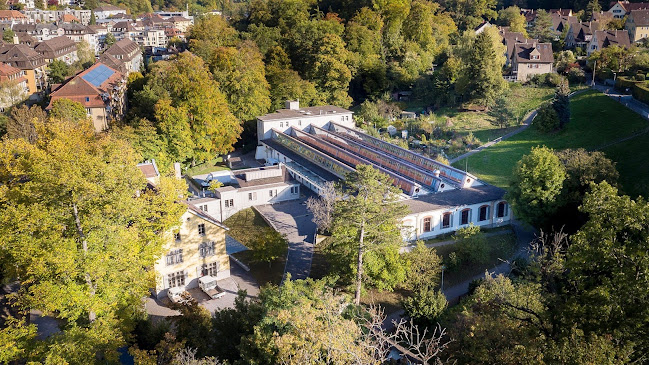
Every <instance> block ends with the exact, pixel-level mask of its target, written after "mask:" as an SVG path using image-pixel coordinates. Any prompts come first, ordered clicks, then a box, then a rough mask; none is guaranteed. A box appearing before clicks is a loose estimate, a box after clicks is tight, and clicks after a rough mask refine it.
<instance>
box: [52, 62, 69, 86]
mask: <svg viewBox="0 0 649 365" xmlns="http://www.w3.org/2000/svg"><path fill="white" fill-rule="evenodd" d="M47 67H48V72H47V76H48V77H49V79H50V82H51V83H54V84H60V83H62V82H63V80H65V79H66V78H67V77H68V76H70V66H68V64H67V63H65V62H63V61H61V60H54V61H52V62H51V63H50V64H49V65H48V66H47Z"/></svg>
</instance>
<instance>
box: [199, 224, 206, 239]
mask: <svg viewBox="0 0 649 365" xmlns="http://www.w3.org/2000/svg"><path fill="white" fill-rule="evenodd" d="M198 234H199V235H201V236H205V224H203V223H201V224H199V225H198Z"/></svg>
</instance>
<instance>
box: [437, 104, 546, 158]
mask: <svg viewBox="0 0 649 365" xmlns="http://www.w3.org/2000/svg"><path fill="white" fill-rule="evenodd" d="M534 118H536V110H532V111H531V112H529V113H528V114H527V115H526V116H525V119H523V124H522V125H521V126H520V127H519V128H518V129H515V130H513V131H511V132H509V133H507V134H505V135H504V136H501V137H498V138H496V139H494V140H493V141H490V142H487V143H485V144H483V145H481V146H480V147H478V148H474V149H472V150H471V151H469V152H467V153H465V154H463V155H459V156H457V157H455V158H452V159H450V160H448V161H449V163H451V164H452V163H455V162H457V161H460V160H463V159H465V158H467V157H469V156H471V155H475V154H476V153H478V152H480V151H482V150H484V149H485V148H487V147H491V146H493V145H495V144H496V143H499V142H501V141H504V140H506V139H508V138H511V137H512V136H515V135H517V134H519V133H521V132H522V131H524V130H526V129H527V128H528V127H529V126H530V125H532V121H533V120H534Z"/></svg>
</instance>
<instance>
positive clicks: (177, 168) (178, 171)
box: [174, 162, 182, 179]
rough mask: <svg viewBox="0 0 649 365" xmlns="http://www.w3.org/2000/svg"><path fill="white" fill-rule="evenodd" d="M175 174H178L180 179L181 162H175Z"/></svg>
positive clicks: (177, 177) (177, 176)
mask: <svg viewBox="0 0 649 365" xmlns="http://www.w3.org/2000/svg"><path fill="white" fill-rule="evenodd" d="M174 175H175V176H176V179H180V178H181V177H182V173H181V170H180V162H174Z"/></svg>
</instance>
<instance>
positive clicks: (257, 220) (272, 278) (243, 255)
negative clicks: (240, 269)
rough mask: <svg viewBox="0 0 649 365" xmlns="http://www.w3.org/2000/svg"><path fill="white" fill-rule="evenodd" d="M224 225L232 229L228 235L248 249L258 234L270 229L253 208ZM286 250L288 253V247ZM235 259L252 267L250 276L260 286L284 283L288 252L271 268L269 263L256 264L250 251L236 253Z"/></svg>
mask: <svg viewBox="0 0 649 365" xmlns="http://www.w3.org/2000/svg"><path fill="white" fill-rule="evenodd" d="M223 223H224V224H225V225H226V226H227V227H228V228H230V231H228V234H229V235H230V236H232V238H234V239H236V240H237V241H239V242H241V243H243V244H244V245H245V246H247V247H250V246H249V243H250V242H251V241H252V240H253V239H254V238H255V237H256V236H257V235H258V234H260V233H261V232H262V231H263V230H265V229H267V228H269V225H268V224H267V223H266V221H265V220H264V218H262V216H261V215H260V214H259V213H257V211H256V210H253V209H252V208H247V209H244V210H242V211H240V212H237V213H236V214H235V215H233V216H232V217H230V218H228V219H226V220H225V221H224V222H223ZM286 250H287V251H288V246H287V247H286ZM234 257H236V258H237V259H238V260H240V261H241V262H243V263H244V264H246V265H248V267H250V274H251V275H252V277H254V278H255V280H257V283H258V284H259V285H260V286H262V285H264V284H266V283H272V284H279V283H280V282H281V281H282V276H283V275H284V266H285V265H286V251H285V252H284V253H283V254H282V255H281V256H280V257H279V258H278V259H277V260H275V261H273V262H272V263H271V265H270V266H269V265H268V264H267V263H263V262H254V261H253V260H252V251H250V250H248V251H243V252H239V253H236V254H234Z"/></svg>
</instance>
